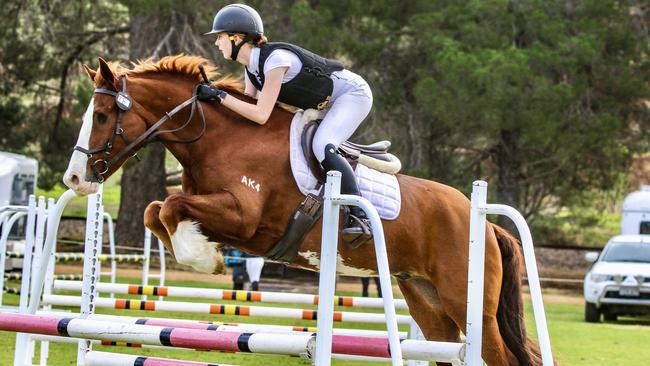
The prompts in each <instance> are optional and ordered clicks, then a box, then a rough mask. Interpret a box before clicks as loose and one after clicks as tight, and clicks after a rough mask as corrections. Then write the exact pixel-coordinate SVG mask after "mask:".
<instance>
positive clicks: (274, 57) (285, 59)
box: [244, 47, 302, 84]
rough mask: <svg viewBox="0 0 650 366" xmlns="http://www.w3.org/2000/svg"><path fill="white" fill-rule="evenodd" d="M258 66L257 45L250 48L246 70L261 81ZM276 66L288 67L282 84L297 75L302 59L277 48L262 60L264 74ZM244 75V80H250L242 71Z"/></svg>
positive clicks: (258, 53)
mask: <svg viewBox="0 0 650 366" xmlns="http://www.w3.org/2000/svg"><path fill="white" fill-rule="evenodd" d="M259 66H260V49H259V48H258V47H253V49H252V50H251V56H250V58H249V60H248V66H247V68H248V71H250V72H251V73H252V74H253V75H255V76H257V81H258V82H260V83H261V80H260V78H259V70H258V68H259ZM278 67H288V68H289V69H288V70H287V72H286V73H285V74H284V77H283V78H282V84H284V83H287V82H289V81H290V80H291V79H293V78H294V77H296V75H298V73H299V72H300V69H301V68H302V61H300V58H298V56H297V55H296V54H295V53H293V52H291V51H289V50H284V49H277V50H275V51H273V52H271V54H270V55H269V57H267V58H266V61H265V62H264V75H266V74H267V73H268V72H269V71H271V70H273V69H277V68H278ZM244 77H245V78H246V81H248V82H250V80H248V74H247V73H246V72H244Z"/></svg>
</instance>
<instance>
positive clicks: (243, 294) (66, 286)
mask: <svg viewBox="0 0 650 366" xmlns="http://www.w3.org/2000/svg"><path fill="white" fill-rule="evenodd" d="M54 290H59V291H79V290H81V282H79V281H69V280H56V281H54ZM97 291H99V292H100V293H111V294H122V295H152V296H159V297H191V298H195V299H209V300H232V301H244V302H261V303H264V302H274V303H285V304H306V305H318V295H311V294H294V293H285V292H270V291H241V290H239V291H237V290H223V289H213V288H194V287H177V286H141V285H131V284H126V283H98V284H97ZM334 304H335V305H337V306H343V307H367V308H383V306H384V303H383V300H382V299H379V298H372V297H356V296H334ZM395 308H396V309H408V306H407V305H406V301H404V300H403V299H396V300H395Z"/></svg>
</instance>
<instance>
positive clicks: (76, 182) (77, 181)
mask: <svg viewBox="0 0 650 366" xmlns="http://www.w3.org/2000/svg"><path fill="white" fill-rule="evenodd" d="M70 180H71V181H72V184H73V185H75V186H76V185H78V184H79V177H78V176H77V175H76V174H73V175H72V178H71V179H70Z"/></svg>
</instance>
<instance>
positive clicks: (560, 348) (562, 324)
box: [0, 279, 650, 366]
mask: <svg viewBox="0 0 650 366" xmlns="http://www.w3.org/2000/svg"><path fill="white" fill-rule="evenodd" d="M121 280H122V282H126V281H128V279H121ZM168 284H169V285H170V286H189V287H192V286H195V287H210V288H223V286H225V284H215V283H203V282H194V281H169V283H168ZM339 295H354V294H353V293H345V292H341V293H339ZM120 297H121V296H120ZM131 297H132V298H137V297H136V296H131ZM5 299H6V300H5V304H12V303H13V304H15V303H17V301H18V298H17V296H15V295H5ZM174 300H175V301H176V300H177V301H194V302H196V301H199V300H196V299H174ZM211 302H219V303H232V302H228V301H211ZM252 305H259V304H252ZM272 306H278V307H294V308H308V307H307V306H305V305H300V304H272ZM545 307H546V314H547V320H548V325H549V329H550V336H551V343H552V347H553V352H554V356H555V359H556V360H557V361H558V362H559V364H560V365H643V364H647V362H648V360H649V359H650V347H648V346H647V345H648V341H649V340H650V326H649V325H650V319H648V318H623V319H622V320H621V321H619V322H615V323H599V324H592V323H586V322H584V320H583V305H581V304H566V303H547V304H545ZM70 310H73V311H74V309H70ZM338 310H349V309H344V308H340V309H338ZM364 310H365V311H373V312H380V311H381V310H380V309H364ZM98 312H99V313H101V314H115V315H129V316H138V317H169V318H178V319H201V320H212V321H224V322H240V323H268V324H278V325H304V326H315V323H316V322H314V321H295V320H291V319H282V318H278V319H270V318H261V317H258V318H253V317H250V318H242V317H236V316H223V315H204V314H187V313H179V312H155V313H154V312H145V311H124V310H120V311H117V310H108V309H100V310H99V311H98ZM526 320H527V325H528V330H529V333H530V334H531V336H532V337H533V338H536V335H535V326H534V320H533V316H532V308H531V306H530V303H526ZM335 326H337V327H359V328H365V329H383V327H384V326H383V325H381V324H375V325H372V324H353V323H337V324H335ZM400 328H401V330H406V329H405V328H404V327H400ZM14 339H15V335H14V333H10V332H0V364H1V365H9V364H11V362H12V361H11V360H12V359H13V344H14ZM94 349H96V350H100V351H106V352H121V353H131V354H138V355H144V356H156V357H166V358H176V359H188V360H195V361H206V362H218V363H225V364H236V365H244V366H245V365H262V364H263V365H271V366H291V365H309V362H308V361H305V360H302V359H300V358H298V357H284V356H267V355H263V356H262V355H250V354H243V355H242V354H231V353H221V352H194V351H175V350H151V349H127V348H119V349H118V348H116V347H94ZM49 360H50V364H51V365H53V366H58V365H74V364H75V360H76V346H75V345H72V344H51V345H50V359H49ZM333 364H334V365H384V364H383V363H368V362H365V363H364V362H353V361H335V362H333Z"/></svg>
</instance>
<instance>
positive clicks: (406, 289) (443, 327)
mask: <svg viewBox="0 0 650 366" xmlns="http://www.w3.org/2000/svg"><path fill="white" fill-rule="evenodd" d="M397 283H398V285H399V288H400V290H401V291H402V294H403V295H404V298H405V299H406V302H407V303H408V306H409V310H410V312H411V316H413V319H414V320H415V322H416V323H418V326H419V327H420V329H422V333H424V336H425V337H426V339H427V340H436V341H445V342H459V341H460V330H459V328H458V326H456V324H455V323H454V321H453V320H452V319H451V318H450V317H449V316H447V314H446V313H445V311H444V309H443V306H442V303H441V302H440V298H439V297H438V292H437V291H436V289H435V288H434V287H433V285H432V284H431V282H430V281H429V280H426V279H409V280H400V281H398V282H397ZM437 365H449V366H451V364H449V363H441V362H438V363H437Z"/></svg>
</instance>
